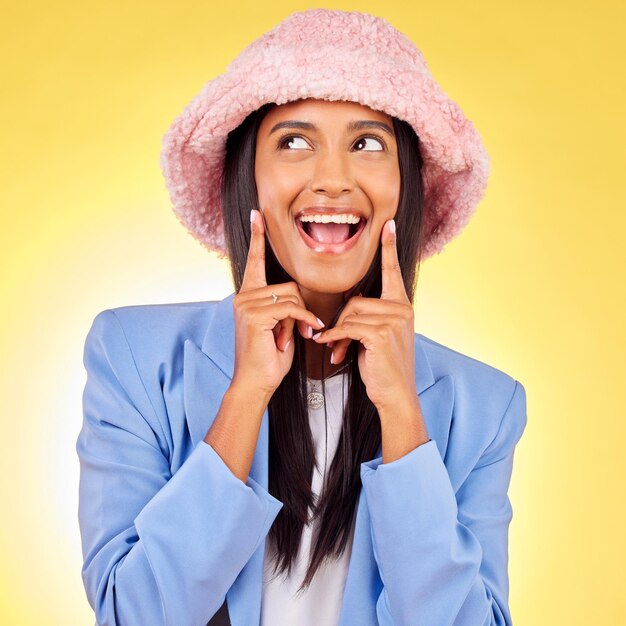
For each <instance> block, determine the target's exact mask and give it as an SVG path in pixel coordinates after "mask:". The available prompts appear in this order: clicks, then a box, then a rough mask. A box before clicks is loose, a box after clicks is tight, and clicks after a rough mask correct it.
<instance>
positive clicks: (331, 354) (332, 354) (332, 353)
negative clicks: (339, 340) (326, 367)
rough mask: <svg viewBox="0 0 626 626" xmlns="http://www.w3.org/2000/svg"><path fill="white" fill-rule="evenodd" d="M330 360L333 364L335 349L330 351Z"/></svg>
mask: <svg viewBox="0 0 626 626" xmlns="http://www.w3.org/2000/svg"><path fill="white" fill-rule="evenodd" d="M330 362H331V363H332V364H333V365H334V364H335V351H334V350H333V351H332V352H331V353H330Z"/></svg>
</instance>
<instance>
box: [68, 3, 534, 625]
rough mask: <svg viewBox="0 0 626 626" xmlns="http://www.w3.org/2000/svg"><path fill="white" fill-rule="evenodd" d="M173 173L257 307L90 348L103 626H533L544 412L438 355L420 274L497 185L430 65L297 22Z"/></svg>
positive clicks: (199, 314)
mask: <svg viewBox="0 0 626 626" xmlns="http://www.w3.org/2000/svg"><path fill="white" fill-rule="evenodd" d="M162 164H163V168H164V174H165V178H166V181H167V183H168V187H169V190H170V194H171V197H172V200H173V203H174V209H175V211H176V214H177V215H178V217H179V218H180V220H181V222H182V223H183V224H184V225H185V226H186V227H187V228H188V229H189V231H190V232H191V233H192V234H193V235H194V236H195V237H197V238H198V239H199V240H200V241H201V242H202V243H203V244H204V245H206V246H207V247H208V248H209V249H211V250H216V251H218V252H219V253H220V254H225V255H227V256H228V259H229V261H230V263H231V269H232V274H233V279H234V284H235V292H234V293H232V294H230V295H229V296H228V297H227V298H225V299H224V300H221V301H219V302H197V303H184V304H167V305H142V306H127V307H119V308H116V309H108V310H105V311H102V312H101V313H99V314H98V315H97V316H96V318H95V319H94V322H93V325H92V328H91V329H90V331H89V334H88V337H87V340H86V343H85V367H86V369H87V373H88V379H87V384H86V387H85V392H84V396H83V402H84V422H83V428H82V430H81V432H80V434H79V437H78V441H77V452H78V455H79V458H80V463H81V482H80V508H79V521H80V525H81V534H82V540H83V555H84V566H83V570H82V574H83V580H84V584H85V589H86V592H87V597H88V599H89V601H90V604H91V606H92V607H93V608H94V611H95V614H96V619H97V622H98V624H126V625H127V624H151V625H153V624H174V625H177V626H184V625H187V624H189V625H192V624H193V625H195V624H206V623H207V622H209V623H211V624H218V623H220V624H228V623H232V624H235V625H238V626H248V625H250V624H264V625H266V624H272V625H276V624H298V625H300V624H316V625H318V624H322V625H326V624H342V625H350V626H351V625H353V624H354V625H359V626H361V625H369V624H372V625H374V624H385V625H389V626H390V625H392V624H393V625H405V624H406V625H409V624H410V625H419V626H422V625H424V626H444V625H449V624H455V625H458V626H475V625H478V624H481V625H482V624H511V616H510V611H509V608H508V574H507V566H508V563H507V561H508V553H507V543H508V526H509V523H510V521H511V518H512V508H511V504H510V501H509V498H508V495H507V491H508V486H509V481H510V477H511V472H512V463H513V454H514V448H515V446H516V444H517V442H518V441H519V439H520V437H521V435H522V433H523V430H524V427H525V424H526V403H525V402H526V398H525V390H524V388H523V386H522V385H521V384H520V383H519V382H518V381H516V380H515V379H514V378H512V377H510V376H509V375H507V374H505V373H504V372H501V371H499V370H497V369H495V368H493V367H491V366H489V365H486V364H484V363H481V362H479V361H477V360H475V359H472V358H470V357H467V356H465V355H462V354H459V353H458V352H455V351H453V350H451V349H449V348H447V347H445V346H443V345H441V344H439V343H436V342H434V341H432V340H431V339H428V338H427V337H425V336H424V335H421V334H419V333H415V332H414V317H413V298H414V287H415V276H416V271H415V270H416V265H417V264H418V263H419V262H420V261H421V260H424V259H425V258H427V257H428V256H430V255H432V254H434V253H436V252H439V251H440V250H441V249H442V248H443V246H444V244H445V243H446V242H447V241H449V240H450V239H451V238H452V237H454V236H455V235H456V234H458V232H459V231H460V230H461V229H462V227H463V226H464V225H465V223H466V222H467V220H468V219H469V217H470V215H471V213H472V211H473V210H474V208H475V205H476V203H477V202H478V200H479V199H480V197H481V196H482V193H483V190H484V187H485V184H486V180H487V173H488V161H487V157H486V153H485V151H484V148H483V146H482V143H481V142H480V138H479V136H478V134H477V132H476V131H475V129H474V128H473V126H472V125H471V123H470V122H469V121H468V120H467V119H466V118H465V117H464V116H463V114H462V113H461V112H460V110H459V109H458V107H457V106H456V105H455V104H454V103H452V102H451V101H450V100H449V99H448V98H447V97H446V96H445V94H443V92H442V91H441V90H440V88H439V87H438V86H437V84H436V83H435V82H434V80H433V79H432V77H431V76H430V74H429V73H428V71H427V69H426V66H425V63H424V61H423V58H422V56H421V54H420V53H419V51H418V50H417V49H416V48H415V46H414V45H413V44H412V43H411V42H409V40H408V39H406V37H404V35H402V34H401V33H399V32H398V31H397V30H395V29H394V28H393V27H392V26H391V25H389V24H388V23H387V22H386V21H384V20H382V19H380V18H375V17H372V16H370V15H367V14H362V13H356V12H351V13H346V12H342V11H329V10H322V9H316V10H310V11H304V12H302V13H296V14H293V15H291V16H290V17H289V18H287V19H286V20H284V21H283V22H281V24H279V25H278V26H277V27H276V28H275V29H273V30H272V31H270V32H269V33H266V34H265V35H264V36H263V37H261V38H260V39H259V40H257V41H256V42H254V43H253V44H251V45H250V46H249V47H248V48H246V50H244V52H243V53H242V54H241V55H240V56H239V57H238V58H237V59H236V60H235V61H234V62H233V63H232V64H231V65H230V66H229V68H228V71H227V73H226V74H224V75H221V76H219V77H217V78H216V79H214V80H213V81H211V82H210V83H209V84H208V85H207V86H206V87H205V88H204V89H203V91H202V92H201V93H200V94H199V95H198V96H197V97H196V99H194V101H192V103H190V105H189V106H188V107H187V108H186V109H185V111H184V112H183V114H182V115H181V116H179V118H178V119H177V120H176V121H175V123H174V124H173V125H172V127H171V128H170V130H169V132H168V134H167V135H166V137H165V141H164V147H163V154H162ZM248 220H249V221H248Z"/></svg>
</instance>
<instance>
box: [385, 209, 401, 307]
mask: <svg viewBox="0 0 626 626" xmlns="http://www.w3.org/2000/svg"><path fill="white" fill-rule="evenodd" d="M381 245H382V253H381V265H382V275H383V276H382V291H381V294H380V297H381V299H384V298H387V299H390V300H408V296H407V295H406V289H405V288H404V280H403V278H402V271H401V270H400V262H399V261H398V249H397V247H396V223H395V221H394V220H389V221H387V222H386V223H385V227H384V228H383V233H382V235H381Z"/></svg>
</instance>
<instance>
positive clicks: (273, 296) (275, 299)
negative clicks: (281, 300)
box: [272, 291, 278, 304]
mask: <svg viewBox="0 0 626 626" xmlns="http://www.w3.org/2000/svg"><path fill="white" fill-rule="evenodd" d="M272 298H273V299H274V302H273V304H276V301H277V300H278V296H277V295H276V294H275V293H274V292H273V291H272Z"/></svg>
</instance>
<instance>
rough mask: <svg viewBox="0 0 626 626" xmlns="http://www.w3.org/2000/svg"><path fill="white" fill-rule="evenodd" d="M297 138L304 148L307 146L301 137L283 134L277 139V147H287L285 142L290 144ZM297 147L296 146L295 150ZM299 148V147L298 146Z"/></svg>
mask: <svg viewBox="0 0 626 626" xmlns="http://www.w3.org/2000/svg"><path fill="white" fill-rule="evenodd" d="M296 139H299V140H300V141H302V142H303V143H304V146H305V148H306V147H307V146H308V144H307V143H306V141H304V139H302V137H300V136H298V135H284V136H283V137H281V138H280V139H279V140H278V148H279V149H280V150H282V149H284V148H286V147H287V144H291V143H293V141H294V140H296ZM297 149H298V148H296V150H297ZM300 149H301V148H300Z"/></svg>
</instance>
